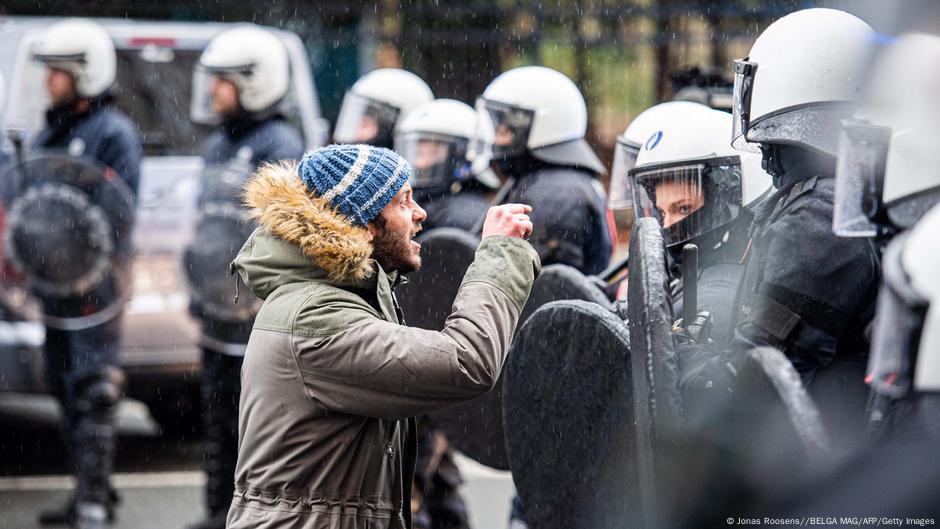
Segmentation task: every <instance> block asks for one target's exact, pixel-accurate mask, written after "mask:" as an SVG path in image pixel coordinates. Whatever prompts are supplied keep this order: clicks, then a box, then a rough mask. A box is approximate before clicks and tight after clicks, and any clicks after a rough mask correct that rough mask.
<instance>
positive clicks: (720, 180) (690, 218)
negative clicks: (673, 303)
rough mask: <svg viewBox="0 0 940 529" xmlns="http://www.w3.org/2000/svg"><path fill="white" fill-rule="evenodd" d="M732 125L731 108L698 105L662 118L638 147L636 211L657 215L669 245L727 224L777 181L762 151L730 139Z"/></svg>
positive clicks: (633, 175) (639, 214)
mask: <svg viewBox="0 0 940 529" xmlns="http://www.w3.org/2000/svg"><path fill="white" fill-rule="evenodd" d="M730 128H731V114H728V113H727V112H721V111H719V110H712V109H710V108H708V107H705V106H702V105H699V106H697V107H695V108H689V109H687V110H686V111H685V112H683V113H682V114H681V115H680V116H675V115H673V119H670V120H668V121H663V122H662V123H659V124H658V127H654V128H653V132H651V133H650V134H649V136H648V137H647V138H646V141H644V143H643V146H642V147H641V148H640V152H639V155H638V156H637V160H636V166H635V167H634V168H633V169H632V170H631V171H630V173H629V176H630V178H631V179H632V180H633V196H634V204H633V207H634V211H635V214H636V216H637V217H638V218H639V217H655V218H656V219H657V220H659V222H660V224H661V225H662V226H663V233H664V236H665V239H666V245H667V246H675V245H678V244H681V243H684V242H686V241H689V240H692V239H695V238H696V237H699V236H701V235H703V234H706V233H709V232H712V231H714V230H716V229H718V228H720V227H722V226H725V225H727V224H728V223H730V222H732V221H734V220H735V219H737V218H738V217H739V216H740V215H741V212H742V209H745V208H749V207H753V206H754V205H755V204H756V203H758V200H759V199H760V198H762V197H764V196H766V195H767V193H768V192H769V191H770V189H771V188H772V187H773V184H772V179H771V176H770V175H769V174H767V172H766V171H764V170H763V169H762V168H761V157H760V155H757V154H753V153H742V152H739V151H737V150H735V149H733V148H732V147H731V146H730V145H729V144H728V140H727V137H728V136H727V132H728V130H729V129H730Z"/></svg>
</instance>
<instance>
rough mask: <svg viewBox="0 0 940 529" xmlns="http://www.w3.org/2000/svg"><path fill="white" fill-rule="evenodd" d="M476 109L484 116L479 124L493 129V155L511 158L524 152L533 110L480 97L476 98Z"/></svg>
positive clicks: (533, 114) (526, 146)
mask: <svg viewBox="0 0 940 529" xmlns="http://www.w3.org/2000/svg"><path fill="white" fill-rule="evenodd" d="M476 109H477V114H478V115H479V116H485V118H481V119H479V122H480V126H482V127H489V128H491V130H492V131H493V132H491V134H492V137H493V157H495V158H511V157H514V156H520V155H522V154H524V153H525V152H526V150H527V149H528V142H529V132H530V131H531V130H532V122H533V120H534V119H535V112H534V111H532V110H526V109H523V108H519V107H514V106H512V105H507V104H504V103H497V102H494V101H487V100H486V99H483V98H482V97H481V98H479V99H477V103H476ZM486 118H488V123H487V119H486ZM478 132H479V131H478ZM478 136H479V134H478Z"/></svg>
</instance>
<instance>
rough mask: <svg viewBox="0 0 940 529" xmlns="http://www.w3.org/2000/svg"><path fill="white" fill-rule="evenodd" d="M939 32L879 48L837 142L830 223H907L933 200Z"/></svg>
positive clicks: (938, 175)
mask: <svg viewBox="0 0 940 529" xmlns="http://www.w3.org/2000/svg"><path fill="white" fill-rule="evenodd" d="M938 88H940V37H936V36H933V35H923V34H912V35H906V36H903V37H901V38H900V39H899V40H898V41H897V42H895V43H894V44H892V45H890V46H889V47H887V48H885V50H884V52H883V53H882V54H881V56H880V57H879V59H878V60H877V62H876V63H875V66H874V68H873V70H872V73H871V75H870V76H869V82H868V85H867V95H866V98H865V102H864V103H863V104H862V107H861V108H860V109H859V111H858V112H857V113H856V119H852V120H846V121H845V122H844V123H843V127H842V136H841V137H840V143H839V147H840V149H839V162H838V165H837V169H836V197H835V210H834V214H833V230H834V231H835V233H836V234H838V235H841V236H844V237H851V236H860V237H871V236H874V235H876V233H878V232H881V233H890V232H894V231H896V230H905V229H909V228H910V227H912V226H913V225H914V224H915V223H916V222H917V221H918V220H919V219H920V218H921V217H922V216H923V215H924V213H926V212H927V211H928V210H929V209H930V208H931V207H932V206H933V205H934V204H936V203H937V202H938V200H940V149H938V148H937V138H938V137H940V92H938Z"/></svg>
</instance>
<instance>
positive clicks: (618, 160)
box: [608, 137, 640, 212]
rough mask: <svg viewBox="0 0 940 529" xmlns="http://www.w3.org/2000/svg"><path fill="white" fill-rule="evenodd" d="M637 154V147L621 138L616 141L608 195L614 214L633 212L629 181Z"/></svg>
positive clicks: (631, 190)
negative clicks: (617, 212)
mask: <svg viewBox="0 0 940 529" xmlns="http://www.w3.org/2000/svg"><path fill="white" fill-rule="evenodd" d="M639 152H640V148H639V146H637V145H634V144H632V143H629V142H627V141H626V140H625V139H624V138H623V137H620V138H618V139H617V148H616V150H615V151H614V166H613V170H612V172H611V174H610V193H609V195H608V196H609V199H608V205H609V207H610V209H612V210H614V211H615V212H616V211H625V210H631V211H632V210H633V184H632V180H630V170H631V169H633V167H634V166H636V157H637V155H638V154H639Z"/></svg>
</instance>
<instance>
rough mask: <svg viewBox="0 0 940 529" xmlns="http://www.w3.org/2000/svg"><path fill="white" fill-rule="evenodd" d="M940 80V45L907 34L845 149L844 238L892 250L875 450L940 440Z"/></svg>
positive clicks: (878, 338) (877, 75) (872, 372)
mask: <svg viewBox="0 0 940 529" xmlns="http://www.w3.org/2000/svg"><path fill="white" fill-rule="evenodd" d="M938 74H940V37H937V36H934V35H926V34H907V35H904V36H902V37H900V38H899V39H897V40H896V41H894V42H892V43H891V44H889V45H887V46H885V47H884V49H883V51H882V52H881V54H880V56H879V57H878V60H877V61H876V62H875V65H874V67H873V68H872V71H871V74H870V75H869V82H868V84H867V90H866V97H865V101H864V103H863V104H862V106H861V107H860V108H859V110H858V111H857V112H856V116H855V119H852V120H845V121H844V122H843V125H842V137H841V138H840V143H839V164H838V168H837V171H836V193H835V197H836V204H835V215H834V219H833V221H834V222H833V227H834V229H835V230H836V232H837V233H839V234H840V235H843V236H852V237H873V238H874V239H875V240H876V241H878V242H879V245H882V244H887V243H888V242H889V241H892V242H890V245H888V250H887V252H886V253H885V257H884V276H883V280H882V286H881V290H880V292H879V295H878V309H877V315H876V318H875V321H874V324H873V326H872V348H871V356H870V358H869V362H868V367H867V373H866V375H867V376H866V381H867V382H868V383H869V385H870V386H871V392H872V397H871V398H870V399H869V407H868V414H869V417H868V420H869V425H868V426H869V433H870V435H871V439H870V440H871V441H874V442H878V443H880V442H886V441H892V440H898V439H901V440H904V441H910V440H916V439H918V438H920V437H923V436H925V435H926V436H929V437H933V438H937V437H938V436H940V422H938V421H937V420H936V417H937V414H936V403H937V401H936V394H935V391H936V389H937V380H936V378H935V377H936V371H935V370H934V368H933V367H928V366H931V365H932V364H935V362H936V357H937V355H936V354H933V353H932V351H931V349H930V347H929V345H927V344H929V343H930V342H929V341H926V340H925V339H924V338H925V336H926V335H924V334H922V330H923V331H926V330H927V329H926V328H925V325H926V326H929V320H925V318H926V316H927V314H928V313H929V312H930V311H931V310H933V308H931V307H929V305H930V302H931V301H932V298H933V297H935V292H936V289H935V288H934V287H933V285H935V284H936V281H935V280H934V279H933V276H934V275H935V274H932V273H930V272H929V270H931V266H932V265H930V264H928V263H931V262H935V260H936V256H937V254H936V252H935V251H933V247H934V246H935V245H934V244H931V243H930V242H928V238H929V237H930V234H935V233H936V232H935V231H934V229H935V226H936V224H937V219H938V218H940V217H938V214H937V213H936V211H935V207H936V204H937V203H938V202H940V172H938V171H937V167H940V151H938V150H937V148H936V141H935V139H936V137H937V135H938V134H940V125H938V119H940V104H938V103H940V97H938V94H937V92H936V88H935V86H936V85H935V79H936V78H937V75H938ZM931 208H934V209H931ZM927 211H932V212H933V213H930V214H929V217H928V216H925V214H926V212H927ZM922 218H923V221H922V220H921V219H922ZM928 219H929V220H928ZM915 225H916V227H915ZM911 228H913V230H911ZM908 230H911V231H910V232H909V231H908ZM893 239H899V240H897V242H893ZM916 373H919V375H917V374H916ZM928 379H930V380H929V382H928V383H925V380H928Z"/></svg>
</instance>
